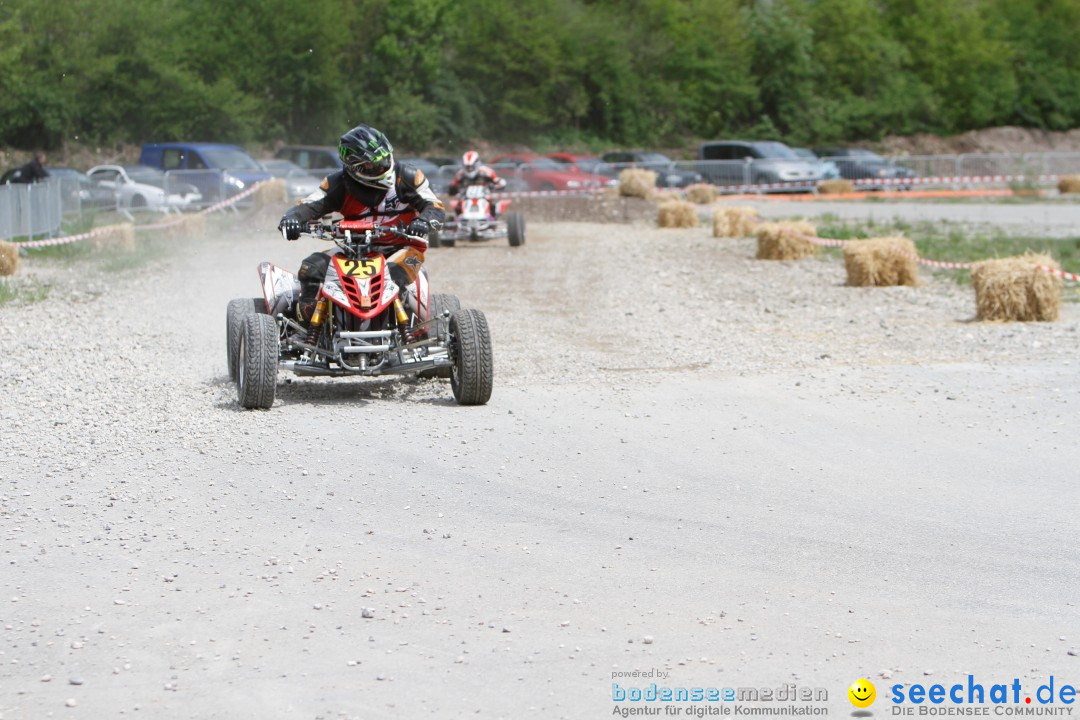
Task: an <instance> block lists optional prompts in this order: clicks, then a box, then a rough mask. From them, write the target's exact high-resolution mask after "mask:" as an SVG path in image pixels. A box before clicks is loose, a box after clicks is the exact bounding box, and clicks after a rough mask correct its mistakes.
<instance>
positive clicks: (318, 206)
mask: <svg viewBox="0 0 1080 720" xmlns="http://www.w3.org/2000/svg"><path fill="white" fill-rule="evenodd" d="M344 203H345V173H344V172H341V171H339V172H336V173H331V174H330V175H327V176H326V177H325V178H324V179H323V181H322V184H321V185H319V189H318V190H316V191H315V192H313V193H311V194H310V195H308V196H307V197H306V198H304V200H303V202H301V203H300V204H299V205H294V206H293V207H291V208H289V209H288V210H286V211H285V217H287V218H295V219H297V220H299V221H300V222H305V223H308V222H313V221H315V220H318V219H319V218H321V217H322V216H323V215H327V214H329V213H332V212H335V211H337V210H340V209H341V206H342V205H343V204H344Z"/></svg>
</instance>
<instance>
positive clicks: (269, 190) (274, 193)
mask: <svg viewBox="0 0 1080 720" xmlns="http://www.w3.org/2000/svg"><path fill="white" fill-rule="evenodd" d="M288 201H289V195H288V192H287V191H286V188H285V181H284V180H282V179H281V178H274V179H273V180H263V181H262V182H261V183H259V184H258V185H256V186H255V207H256V208H265V207H271V208H277V207H281V206H282V205H284V204H285V203H287V202H288Z"/></svg>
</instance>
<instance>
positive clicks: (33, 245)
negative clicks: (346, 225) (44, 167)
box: [16, 183, 260, 250]
mask: <svg viewBox="0 0 1080 720" xmlns="http://www.w3.org/2000/svg"><path fill="white" fill-rule="evenodd" d="M259 185H260V183H256V184H255V185H252V186H251V187H249V188H248V189H247V190H244V191H243V192H240V193H237V194H236V195H233V196H232V197H231V198H228V199H227V200H222V201H221V202H218V203H214V204H213V205H211V206H209V207H206V208H203V209H202V210H200V211H199V212H197V213H194V214H195V215H208V214H210V213H212V212H217V211H218V210H222V209H224V208H227V207H229V206H230V205H233V204H235V203H238V202H240V201H241V200H243V199H244V198H246V197H248V196H249V195H251V194H253V193H254V192H255V191H256V190H258V188H259ZM188 217H190V216H189V215H181V216H180V217H178V218H176V219H175V220H169V221H168V222H160V223H153V224H151V225H134V226H133V227H134V229H135V230H164V229H166V228H171V227H175V226H176V225H179V224H180V223H182V222H184V221H185V220H187V218H188ZM119 227H124V226H123V225H106V226H105V227H99V228H96V229H94V230H90V231H89V232H84V233H79V234H78V235H64V236H63V237H55V238H44V239H42V240H27V241H25V242H20V243H16V245H17V246H18V247H21V248H27V249H28V250H35V249H37V248H43V247H53V246H56V245H70V244H72V243H77V242H81V241H83V240H89V239H90V238H95V237H100V236H102V235H105V234H108V233H110V232H112V231H113V230H115V229H116V228H119Z"/></svg>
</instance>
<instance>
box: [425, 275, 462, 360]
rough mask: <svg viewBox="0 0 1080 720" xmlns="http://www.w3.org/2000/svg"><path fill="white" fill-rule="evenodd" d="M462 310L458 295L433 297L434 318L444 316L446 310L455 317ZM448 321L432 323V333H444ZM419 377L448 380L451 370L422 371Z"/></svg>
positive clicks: (436, 294) (445, 294)
mask: <svg viewBox="0 0 1080 720" xmlns="http://www.w3.org/2000/svg"><path fill="white" fill-rule="evenodd" d="M460 309H461V301H460V300H458V297H457V295H449V294H447V293H435V294H434V295H432V296H431V314H432V316H433V317H436V316H439V315H442V313H443V311H444V310H449V311H450V314H451V315H453V314H454V313H455V312H457V311H458V310H460ZM446 322H447V321H446V320H436V321H435V322H433V323H431V325H430V328H431V332H432V333H436V334H438V333H442V332H443V330H445V329H446ZM417 377H421V378H448V377H450V368H449V366H447V367H440V368H431V369H430V370H421V371H420V372H418V373H417Z"/></svg>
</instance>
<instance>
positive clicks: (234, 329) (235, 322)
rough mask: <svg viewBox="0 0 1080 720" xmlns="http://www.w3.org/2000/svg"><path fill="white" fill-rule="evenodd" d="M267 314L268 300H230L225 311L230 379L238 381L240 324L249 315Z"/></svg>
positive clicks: (226, 346) (259, 298)
mask: <svg viewBox="0 0 1080 720" xmlns="http://www.w3.org/2000/svg"><path fill="white" fill-rule="evenodd" d="M260 313H262V314H266V301H265V300H263V299H262V298H261V297H258V298H251V299H250V300H249V299H248V298H237V299H236V300H230V301H229V306H228V308H227V309H226V311H225V348H226V350H227V360H226V361H227V362H228V363H229V379H230V380H232V381H233V382H236V351H237V349H238V348H239V347H240V326H241V325H242V324H243V322H244V318H246V317H247V316H248V315H257V314H260Z"/></svg>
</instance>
